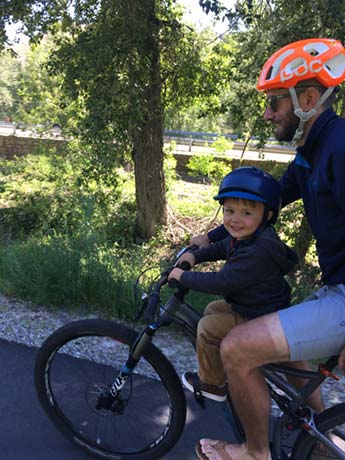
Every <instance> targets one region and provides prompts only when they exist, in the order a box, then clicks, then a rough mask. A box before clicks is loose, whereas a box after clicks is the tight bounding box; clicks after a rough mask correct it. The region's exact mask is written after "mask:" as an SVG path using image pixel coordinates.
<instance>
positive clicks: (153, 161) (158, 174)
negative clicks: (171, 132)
mask: <svg viewBox="0 0 345 460" xmlns="http://www.w3.org/2000/svg"><path fill="white" fill-rule="evenodd" d="M151 5H152V10H151V12H150V14H149V21H150V23H151V24H152V27H151V28H149V30H150V31H151V36H150V37H147V39H148V43H149V47H148V48H149V55H148V58H149V60H150V72H149V82H148V84H147V86H146V88H145V90H144V99H145V101H146V107H145V108H144V109H143V111H144V113H143V114H142V119H141V121H140V126H137V127H134V130H133V148H134V163H135V188H136V202H137V222H138V225H139V228H140V230H141V233H142V236H143V237H144V238H150V237H151V236H153V235H154V234H155V232H156V230H157V228H158V227H159V226H161V225H164V224H166V223H167V206H166V193H165V178H164V169H163V162H164V154H163V113H162V104H161V75H160V54H159V46H158V43H157V40H158V38H157V37H158V34H156V33H155V25H156V24H157V21H156V18H155V16H154V1H153V2H152V3H151Z"/></svg>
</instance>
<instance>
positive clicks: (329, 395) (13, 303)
mask: <svg viewBox="0 0 345 460" xmlns="http://www.w3.org/2000/svg"><path fill="white" fill-rule="evenodd" d="M100 317H102V315H101V314H97V313H93V314H85V313H84V312H82V311H73V312H70V311H65V310H57V309H52V308H46V307H43V306H42V307H41V306H37V305H33V304H31V303H30V302H24V301H20V300H16V299H12V298H8V297H5V296H3V295H1V294H0V337H1V338H2V339H5V340H8V341H9V342H18V343H24V344H26V345H28V346H32V347H40V346H41V344H42V343H43V341H44V340H45V338H46V337H48V336H49V335H50V334H51V333H52V332H54V331H55V330H56V329H58V328H59V327H61V326H63V325H64V324H66V323H68V322H71V321H76V320H78V319H90V318H100ZM154 343H155V345H156V346H157V347H158V348H160V349H161V351H162V352H163V353H164V354H165V356H166V357H167V358H168V359H169V360H170V361H171V362H172V364H173V365H174V367H175V369H176V371H177V373H178V374H179V375H180V376H181V375H182V373H183V372H185V371H186V370H191V371H193V370H196V369H197V362H196V358H195V354H194V351H193V348H192V346H191V344H190V343H189V341H188V340H187V339H186V338H185V337H183V336H182V335H180V334H178V333H177V332H176V331H173V330H170V329H169V330H168V329H165V330H161V331H160V332H159V333H158V334H157V335H156V336H155V338H154ZM336 374H337V375H338V377H339V380H333V379H327V380H326V381H325V382H324V384H323V386H322V393H323V397H324V401H325V404H326V406H327V407H328V406H330V405H334V404H338V403H340V402H345V376H344V375H342V374H341V373H340V372H336Z"/></svg>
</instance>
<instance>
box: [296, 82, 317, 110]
mask: <svg viewBox="0 0 345 460" xmlns="http://www.w3.org/2000/svg"><path fill="white" fill-rule="evenodd" d="M320 97H321V95H320V93H319V91H318V90H317V89H316V88H313V87H310V88H307V89H306V90H305V91H303V93H302V94H301V95H300V105H301V108H302V110H303V111H304V112H309V110H311V109H313V108H314V107H315V105H316V103H317V101H318V100H319V99H320Z"/></svg>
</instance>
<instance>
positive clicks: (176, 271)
mask: <svg viewBox="0 0 345 460" xmlns="http://www.w3.org/2000/svg"><path fill="white" fill-rule="evenodd" d="M182 273H184V271H183V270H181V268H173V269H172V270H171V272H170V273H169V276H168V281H171V280H177V281H180V278H181V275H182Z"/></svg>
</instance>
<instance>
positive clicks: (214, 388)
mask: <svg viewBox="0 0 345 460" xmlns="http://www.w3.org/2000/svg"><path fill="white" fill-rule="evenodd" d="M182 383H183V385H184V386H185V387H186V388H187V389H188V390H189V391H192V392H193V393H194V392H195V390H197V391H200V392H201V394H202V395H203V396H204V397H205V398H209V399H213V401H219V402H222V401H225V400H226V385H225V384H224V385H221V386H218V385H209V384H208V383H205V382H202V381H201V380H199V377H198V374H197V373H196V372H195V373H194V372H185V373H184V374H183V375H182Z"/></svg>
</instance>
